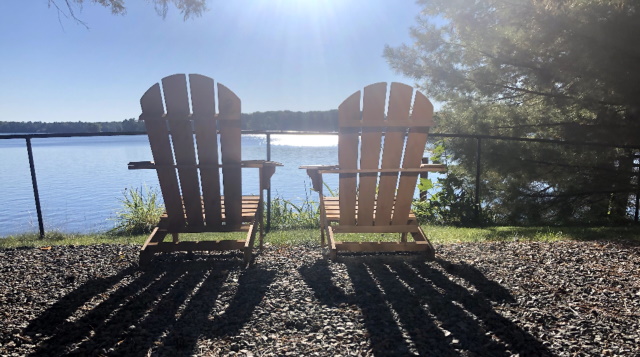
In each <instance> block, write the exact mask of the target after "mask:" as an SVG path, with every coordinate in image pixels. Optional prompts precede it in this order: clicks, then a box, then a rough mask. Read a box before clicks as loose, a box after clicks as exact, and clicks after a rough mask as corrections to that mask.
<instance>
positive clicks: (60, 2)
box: [48, 0, 206, 27]
mask: <svg viewBox="0 0 640 357" xmlns="http://www.w3.org/2000/svg"><path fill="white" fill-rule="evenodd" d="M91 2H92V3H96V4H99V5H101V6H104V7H106V8H107V9H109V10H111V13H112V14H114V15H124V14H125V13H126V12H127V9H126V7H125V0H91ZM151 2H152V3H153V5H154V7H155V10H156V12H157V13H158V15H160V16H162V17H163V18H164V17H166V16H167V12H168V10H169V4H170V3H171V4H173V5H174V6H175V7H176V8H178V9H179V10H180V13H181V14H182V16H183V17H184V19H185V20H187V19H188V18H189V17H191V16H200V15H201V14H202V13H203V12H204V11H205V10H206V0H151ZM84 3H85V0H48V4H49V7H53V8H55V9H56V10H57V11H58V16H64V17H67V18H71V19H73V20H75V21H76V22H78V23H80V24H82V25H84V26H85V27H86V26H87V24H86V23H84V22H83V21H82V20H80V19H79V18H78V17H77V16H76V11H77V10H78V9H81V8H82V6H83V5H84Z"/></svg>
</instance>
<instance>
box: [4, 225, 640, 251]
mask: <svg viewBox="0 0 640 357" xmlns="http://www.w3.org/2000/svg"><path fill="white" fill-rule="evenodd" d="M423 229H424V231H425V233H426V234H427V236H428V237H429V239H430V240H431V241H432V242H433V243H435V244H455V243H466V242H499V241H510V242H512V241H521V242H529V241H538V242H552V241H561V240H574V241H590V240H609V241H625V242H632V243H635V244H640V226H628V227H485V228H459V227H443V226H423ZM146 238H147V235H146V234H145V235H132V236H126V235H124V236H114V235H108V234H104V233H98V234H73V233H60V232H49V233H47V235H46V237H45V238H44V239H40V237H39V236H38V234H36V233H27V234H20V235H14V236H8V237H4V238H0V248H17V247H46V246H51V245H88V244H103V243H110V244H137V245H142V244H143V243H144V241H145V239H146ZM244 238H245V233H242V232H234V233H204V234H181V235H180V239H181V240H221V239H244ZM167 239H171V238H170V237H168V238H167ZM336 239H337V240H341V241H352V242H359V241H394V240H397V239H398V235H396V234H342V235H338V236H336ZM265 243H267V244H271V245H276V246H288V245H319V243H320V231H319V229H290V230H273V231H271V232H270V233H269V234H267V235H266V237H265ZM256 244H257V243H256Z"/></svg>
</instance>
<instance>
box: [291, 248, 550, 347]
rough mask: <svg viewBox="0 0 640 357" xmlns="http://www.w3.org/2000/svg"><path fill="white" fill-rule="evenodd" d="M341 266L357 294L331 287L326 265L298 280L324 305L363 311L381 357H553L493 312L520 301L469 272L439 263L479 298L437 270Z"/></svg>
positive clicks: (399, 260)
mask: <svg viewBox="0 0 640 357" xmlns="http://www.w3.org/2000/svg"><path fill="white" fill-rule="evenodd" d="M342 262H343V263H344V264H345V265H346V268H347V272H348V275H349V278H350V279H351V283H352V285H353V288H354V291H355V293H354V294H345V293H344V292H343V291H342V290H340V289H338V288H337V287H335V286H334V285H333V283H332V280H331V279H332V273H331V270H330V269H329V264H328V263H327V262H323V261H319V262H316V263H315V264H313V265H311V266H306V267H303V268H301V269H300V273H301V274H302V276H303V278H304V280H305V282H306V283H307V285H308V286H309V287H311V288H312V289H313V291H314V295H315V296H316V298H318V299H319V300H320V301H321V302H322V303H323V304H327V305H337V304H341V303H349V304H354V305H356V306H358V307H359V308H360V309H361V311H362V314H363V317H364V324H365V327H366V329H367V331H368V333H369V336H370V337H369V338H370V341H371V348H372V351H373V353H374V354H375V355H376V356H385V355H406V354H409V353H417V354H419V355H438V356H454V355H460V354H464V353H471V354H472V355H480V356H508V355H512V354H517V353H519V354H520V355H521V356H533V355H535V356H545V355H551V353H550V352H549V351H548V350H547V349H546V348H545V347H544V346H543V345H542V344H541V343H540V342H539V341H537V340H536V339H535V338H533V337H532V336H531V335H529V334H528V333H526V332H525V331H523V330H522V329H521V328H520V327H518V326H517V325H515V324H514V323H513V322H511V321H509V320H508V319H505V318H504V317H502V316H501V315H500V314H498V313H497V312H495V311H494V310H493V308H492V305H491V303H490V302H489V300H493V301H501V302H513V301H515V300H514V299H513V297H512V296H511V295H510V294H509V292H508V290H507V289H505V288H504V287H502V286H500V285H499V284H498V283H496V282H494V281H492V280H490V279H487V278H486V277H485V276H484V275H483V274H482V273H481V272H480V271H479V270H477V269H476V268H474V267H472V266H469V265H465V264H452V263H450V262H448V261H444V260H438V262H437V264H440V265H441V266H443V267H444V269H446V270H447V271H448V272H450V273H451V274H453V275H457V276H458V277H459V278H462V279H464V280H466V281H467V282H469V284H471V285H473V286H474V287H475V288H476V289H478V291H480V293H475V294H472V293H471V292H470V291H468V290H467V289H466V288H464V287H462V286H460V285H458V284H456V283H455V282H453V281H451V280H450V279H449V278H448V277H447V276H445V275H444V274H443V273H441V272H440V271H439V270H438V269H435V268H434V267H432V266H431V265H430V264H434V263H426V262H424V261H416V260H411V259H406V258H405V257H388V256H386V257H371V256H369V257H362V256H361V257H344V258H342ZM491 334H494V335H495V336H497V337H498V339H493V338H491V337H490V336H491ZM465 351H467V352H465Z"/></svg>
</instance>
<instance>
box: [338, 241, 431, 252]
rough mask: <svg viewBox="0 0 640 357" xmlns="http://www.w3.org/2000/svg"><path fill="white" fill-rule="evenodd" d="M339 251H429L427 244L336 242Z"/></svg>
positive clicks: (429, 247)
mask: <svg viewBox="0 0 640 357" xmlns="http://www.w3.org/2000/svg"><path fill="white" fill-rule="evenodd" d="M335 244H336V249H337V250H338V251H346V252H421V251H429V250H430V249H431V246H430V244H428V243H427V242H340V241H338V242H336V243H335Z"/></svg>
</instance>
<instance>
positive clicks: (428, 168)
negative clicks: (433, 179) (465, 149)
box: [317, 164, 446, 174]
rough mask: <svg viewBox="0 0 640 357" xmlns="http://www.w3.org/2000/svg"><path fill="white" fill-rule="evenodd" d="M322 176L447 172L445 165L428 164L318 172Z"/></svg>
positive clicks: (335, 169)
mask: <svg viewBox="0 0 640 357" xmlns="http://www.w3.org/2000/svg"><path fill="white" fill-rule="evenodd" d="M317 171H318V173H320V174H368V173H387V172H390V173H394V172H399V173H402V172H404V173H422V172H439V171H446V167H445V166H444V165H434V164H427V165H421V166H420V167H413V168H406V169H405V168H393V169H339V168H334V169H329V170H323V169H320V170H317Z"/></svg>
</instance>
